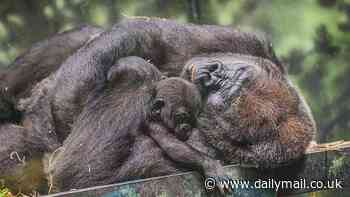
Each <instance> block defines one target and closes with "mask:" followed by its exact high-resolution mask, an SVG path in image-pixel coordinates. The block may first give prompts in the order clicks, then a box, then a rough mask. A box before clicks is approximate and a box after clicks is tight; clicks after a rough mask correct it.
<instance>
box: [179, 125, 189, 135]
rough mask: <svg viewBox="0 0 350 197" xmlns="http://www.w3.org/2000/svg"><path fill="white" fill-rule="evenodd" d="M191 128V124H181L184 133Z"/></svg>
mask: <svg viewBox="0 0 350 197" xmlns="http://www.w3.org/2000/svg"><path fill="white" fill-rule="evenodd" d="M190 129H191V128H190V126H189V125H187V124H184V125H181V126H180V130H181V131H182V132H183V133H186V132H188V131H189V130H190Z"/></svg>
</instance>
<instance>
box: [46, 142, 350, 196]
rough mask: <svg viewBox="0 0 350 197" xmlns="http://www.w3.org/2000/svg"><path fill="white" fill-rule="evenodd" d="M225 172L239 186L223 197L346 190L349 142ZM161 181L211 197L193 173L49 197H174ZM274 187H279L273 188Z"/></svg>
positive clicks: (186, 192) (319, 146)
mask: <svg viewBox="0 0 350 197" xmlns="http://www.w3.org/2000/svg"><path fill="white" fill-rule="evenodd" d="M225 170H226V172H227V174H228V176H229V177H230V178H231V179H232V181H236V182H235V183H236V184H238V185H239V183H241V184H242V185H243V186H242V185H241V186H240V187H235V188H234V191H233V192H232V193H231V194H229V195H227V196H235V197H241V196H242V197H243V196H245V197H255V196H260V197H274V196H277V195H279V196H280V195H282V196H285V195H288V194H296V193H309V192H313V191H319V190H324V189H342V188H343V189H345V188H350V142H344V141H338V142H333V143H328V144H313V145H312V146H310V148H309V149H308V150H307V151H306V154H305V157H304V158H303V159H301V160H298V161H295V162H294V163H293V164H291V165H288V166H283V167H281V168H278V169H270V170H261V169H257V168H256V167H255V166H251V165H247V164H236V165H230V166H226V167H225ZM239 180H240V181H241V182H239ZM164 182H166V183H173V184H177V185H182V186H183V187H182V188H183V190H184V191H183V192H182V193H184V196H186V197H187V196H188V197H192V196H198V197H205V196H212V194H210V192H206V191H205V188H204V183H203V180H201V179H200V178H199V175H198V174H197V173H195V172H187V173H181V174H176V175H169V176H163V177H155V178H149V179H143V180H136V181H130V182H124V183H118V184H113V185H105V186H98V187H92V188H86V189H81V190H75V191H69V192H63V193H57V194H53V195H49V196H50V197H56V196H57V197H83V196H84V197H85V196H87V197H126V196H135V197H138V196H140V194H139V193H138V190H137V188H138V187H139V186H141V185H142V187H147V186H150V185H152V187H153V188H154V186H155V185H156V186H157V185H159V187H156V190H157V191H158V190H159V196H162V197H172V196H176V194H177V192H178V191H171V190H168V189H167V188H164V187H162V183H164ZM248 182H249V183H248ZM276 184H280V185H279V186H278V187H277V185H276ZM282 184H284V185H283V187H284V188H282ZM236 186H237V185H236ZM336 187H338V188H336ZM277 190H278V191H277Z"/></svg>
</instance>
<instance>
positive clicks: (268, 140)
mask: <svg viewBox="0 0 350 197" xmlns="http://www.w3.org/2000/svg"><path fill="white" fill-rule="evenodd" d="M182 76H183V77H184V78H186V79H188V80H191V81H193V82H194V83H195V84H196V85H197V86H198V88H199V89H201V92H202V96H203V97H204V99H205V100H206V101H205V103H206V104H204V106H205V107H204V108H205V109H204V110H203V111H204V112H203V113H202V114H201V116H200V117H199V122H200V123H201V124H199V126H198V128H199V129H200V130H201V131H203V132H204V135H205V136H206V140H208V143H209V144H210V145H212V146H213V147H214V148H215V149H216V150H218V152H220V153H221V158H219V159H220V160H223V161H226V162H227V163H229V162H232V161H241V162H242V163H247V164H254V165H256V166H258V167H261V168H274V167H279V166H281V165H283V164H290V162H291V161H293V160H296V159H298V158H301V157H302V156H303V155H304V152H305V150H306V148H307V146H308V145H309V143H310V141H311V140H312V138H313V135H314V133H315V131H316V126H315V122H314V119H313V116H312V114H311V113H310V110H309V107H308V105H307V104H306V102H305V101H304V99H303V97H302V96H301V95H300V94H299V92H298V91H297V89H296V88H295V87H294V86H293V84H292V83H291V81H290V80H289V79H288V76H287V75H286V74H284V73H283V72H282V71H281V70H280V69H279V67H278V66H276V64H274V63H273V62H271V61H269V60H267V59H263V58H260V57H253V56H247V55H240V54H231V53H217V54H210V55H205V56H199V57H195V58H193V59H190V60H189V61H188V62H187V63H186V66H185V68H184V71H183V73H182Z"/></svg>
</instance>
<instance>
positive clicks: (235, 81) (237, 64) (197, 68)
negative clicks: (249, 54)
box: [182, 54, 264, 107]
mask: <svg viewBox="0 0 350 197" xmlns="http://www.w3.org/2000/svg"><path fill="white" fill-rule="evenodd" d="M216 55H217V57H215V54H214V55H212V56H210V55H209V56H205V57H197V58H193V59H191V61H189V62H188V63H187V64H186V66H185V69H184V71H183V73H182V76H183V77H184V78H185V79H188V80H190V81H193V83H195V84H196V85H197V86H198V87H199V88H200V90H201V94H202V95H203V96H204V97H205V98H206V99H207V103H209V104H211V105H213V106H216V107H220V106H221V107H222V106H228V104H229V103H230V102H231V101H232V100H233V99H234V98H235V97H237V96H239V92H240V90H241V88H242V87H243V86H245V85H246V84H248V83H249V82H251V81H253V80H254V79H255V78H256V77H257V76H258V75H259V74H261V73H263V72H264V70H263V69H261V68H260V67H258V66H257V65H256V63H255V62H254V60H250V61H249V58H248V59H242V58H240V55H237V54H236V55H233V54H232V55H227V56H224V55H218V54H216Z"/></svg>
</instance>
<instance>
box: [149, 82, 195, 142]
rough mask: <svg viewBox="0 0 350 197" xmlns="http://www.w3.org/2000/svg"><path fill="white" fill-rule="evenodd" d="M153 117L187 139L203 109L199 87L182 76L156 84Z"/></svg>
mask: <svg viewBox="0 0 350 197" xmlns="http://www.w3.org/2000/svg"><path fill="white" fill-rule="evenodd" d="M156 92H157V95H156V97H155V100H154V103H153V108H152V114H151V119H152V120H154V121H160V122H163V123H164V125H167V128H168V129H169V131H171V132H173V133H174V135H175V136H176V137H177V138H178V139H179V140H181V141H186V140H187V139H188V138H189V136H190V134H191V130H192V128H193V127H194V126H195V124H196V117H197V116H198V113H199V110H200V109H201V97H200V93H199V91H198V90H197V88H196V87H195V86H194V85H193V84H192V83H189V82H187V81H185V80H183V79H181V78H175V77H173V78H168V79H165V80H162V81H160V82H158V83H157V85H156Z"/></svg>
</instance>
